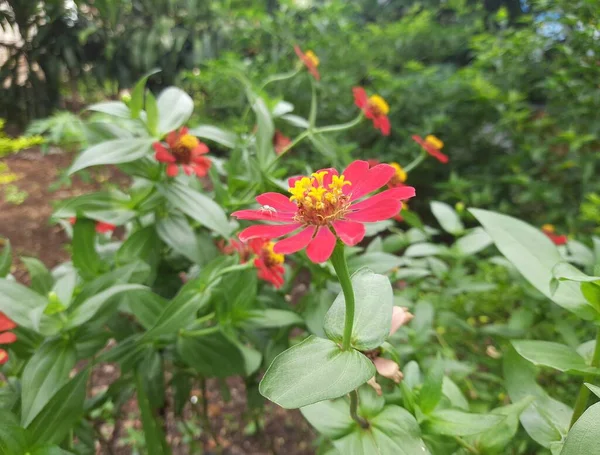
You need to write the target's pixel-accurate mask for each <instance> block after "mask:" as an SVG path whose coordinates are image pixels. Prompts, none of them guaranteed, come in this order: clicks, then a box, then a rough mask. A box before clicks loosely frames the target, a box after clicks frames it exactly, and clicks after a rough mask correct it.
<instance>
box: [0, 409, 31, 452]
mask: <svg viewBox="0 0 600 455" xmlns="http://www.w3.org/2000/svg"><path fill="white" fill-rule="evenodd" d="M26 448H27V438H26V436H25V431H24V430H23V428H21V426H20V425H19V421H18V419H17V418H16V417H15V416H14V415H13V414H11V413H10V412H9V410H8V409H0V455H17V454H19V455H20V454H22V453H25V452H26Z"/></svg>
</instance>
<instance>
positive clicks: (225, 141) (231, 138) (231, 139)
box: [190, 125, 238, 148]
mask: <svg viewBox="0 0 600 455" xmlns="http://www.w3.org/2000/svg"><path fill="white" fill-rule="evenodd" d="M190 134H193V135H194V136H196V137H199V138H201V139H208V140H210V141H214V142H216V143H217V144H221V145H222V146H224V147H228V148H234V147H235V145H236V144H237V141H238V137H237V135H236V134H235V133H232V132H231V131H225V130H223V129H221V128H217V127H216V126H211V125H200V126H197V127H196V128H191V129H190Z"/></svg>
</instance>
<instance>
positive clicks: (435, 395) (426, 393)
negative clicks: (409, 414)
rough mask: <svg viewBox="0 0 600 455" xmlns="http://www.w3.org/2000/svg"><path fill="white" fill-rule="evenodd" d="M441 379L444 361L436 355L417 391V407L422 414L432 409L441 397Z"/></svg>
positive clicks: (442, 378) (442, 379)
mask: <svg viewBox="0 0 600 455" xmlns="http://www.w3.org/2000/svg"><path fill="white" fill-rule="evenodd" d="M443 381H444V362H443V361H442V359H441V358H440V357H438V358H437V359H436V361H435V362H434V364H433V366H432V367H431V369H430V370H429V374H428V375H427V376H426V377H425V382H424V383H423V387H422V388H421V392H420V393H419V407H420V408H421V411H423V413H424V414H429V413H430V412H431V411H433V410H434V409H435V407H436V406H437V405H438V403H439V402H440V400H441V399H442V383H443Z"/></svg>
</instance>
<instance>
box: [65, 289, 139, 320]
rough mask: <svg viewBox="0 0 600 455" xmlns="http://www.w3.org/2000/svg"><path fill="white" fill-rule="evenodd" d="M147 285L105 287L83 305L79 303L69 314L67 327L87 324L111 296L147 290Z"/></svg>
mask: <svg viewBox="0 0 600 455" xmlns="http://www.w3.org/2000/svg"><path fill="white" fill-rule="evenodd" d="M147 289H148V288H146V287H145V286H141V285H139V284H117V285H116V286H112V287H110V288H108V289H105V290H104V291H102V292H99V293H98V294H96V295H94V296H93V297H90V298H89V299H87V300H85V301H84V302H83V303H82V304H81V305H78V306H77V307H76V308H75V309H74V310H73V311H72V312H71V314H69V318H68V320H67V321H66V322H65V329H67V330H68V329H73V328H75V327H79V326H80V325H83V324H85V323H86V322H87V321H89V320H90V319H92V318H93V317H94V316H95V315H96V313H98V311H100V309H101V308H102V306H103V305H105V304H106V303H107V302H109V301H110V299H111V298H113V297H115V296H116V295H119V294H121V293H123V292H130V291H143V290H147Z"/></svg>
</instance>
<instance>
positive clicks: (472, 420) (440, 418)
mask: <svg viewBox="0 0 600 455" xmlns="http://www.w3.org/2000/svg"><path fill="white" fill-rule="evenodd" d="M505 418H506V417H505V416H500V415H494V414H471V413H468V412H463V411H456V410H453V409H441V410H438V411H435V412H433V413H432V414H431V415H430V416H429V417H428V418H427V421H426V424H425V426H426V428H427V432H428V433H435V434H441V435H445V436H470V435H474V434H478V433H483V432H484V431H486V430H489V429H490V428H492V427H493V426H495V425H497V424H499V423H500V422H502V421H503V420H504V419H505Z"/></svg>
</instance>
